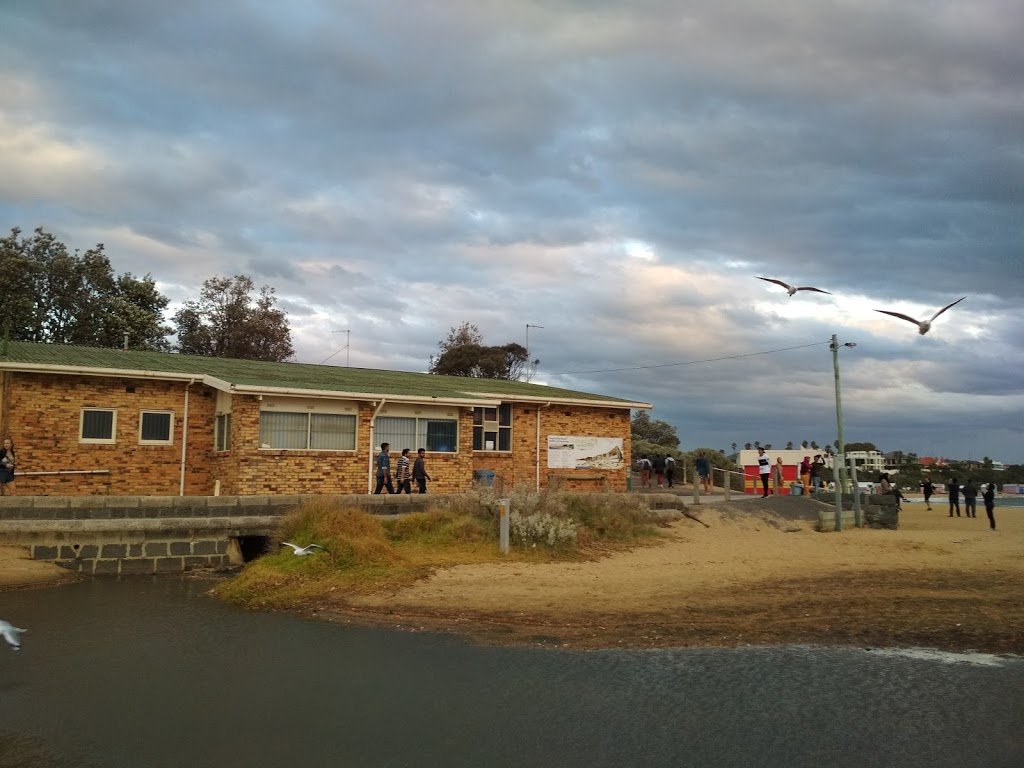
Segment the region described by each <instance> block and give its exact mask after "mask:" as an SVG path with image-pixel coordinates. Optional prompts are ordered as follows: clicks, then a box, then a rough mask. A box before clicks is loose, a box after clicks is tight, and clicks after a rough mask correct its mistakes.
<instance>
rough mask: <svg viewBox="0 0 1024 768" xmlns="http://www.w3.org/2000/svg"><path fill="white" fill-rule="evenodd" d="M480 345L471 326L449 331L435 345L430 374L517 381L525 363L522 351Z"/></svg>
mask: <svg viewBox="0 0 1024 768" xmlns="http://www.w3.org/2000/svg"><path fill="white" fill-rule="evenodd" d="M483 341H484V340H483V335H482V334H481V333H480V329H479V328H477V326H475V325H473V324H471V323H468V322H464V323H463V324H462V325H460V326H459V327H458V328H451V329H450V330H449V331H448V336H447V338H445V339H444V341H439V342H438V343H437V346H438V349H440V350H441V353H440V354H439V355H437V357H433V356H432V357H431V358H430V368H429V371H430V373H435V374H438V375H441V376H467V377H470V378H477V379H507V380H509V381H515V380H516V379H518V378H519V377H520V375H521V374H522V372H523V367H524V366H525V365H526V362H527V352H526V347H524V346H523V345H522V344H516V343H515V342H511V343H509V344H504V345H502V346H487V345H485V344H484V343H483Z"/></svg>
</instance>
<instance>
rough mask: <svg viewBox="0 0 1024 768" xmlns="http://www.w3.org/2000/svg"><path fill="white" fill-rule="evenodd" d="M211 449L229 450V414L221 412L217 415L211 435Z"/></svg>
mask: <svg viewBox="0 0 1024 768" xmlns="http://www.w3.org/2000/svg"><path fill="white" fill-rule="evenodd" d="M213 450H215V451H230V450H231V414H230V413H221V414H219V415H218V416H217V424H216V427H215V429H214V435H213Z"/></svg>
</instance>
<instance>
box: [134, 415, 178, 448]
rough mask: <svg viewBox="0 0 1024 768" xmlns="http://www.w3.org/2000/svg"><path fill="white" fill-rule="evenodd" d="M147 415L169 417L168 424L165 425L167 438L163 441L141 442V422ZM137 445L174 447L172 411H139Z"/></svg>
mask: <svg viewBox="0 0 1024 768" xmlns="http://www.w3.org/2000/svg"><path fill="white" fill-rule="evenodd" d="M147 413H152V414H157V415H160V416H170V417H171V418H170V423H169V424H168V425H167V438H166V439H165V440H143V439H142V422H143V420H144V419H145V416H146V414H147ZM139 445H174V411H158V410H156V409H152V408H143V409H142V410H140V411H139Z"/></svg>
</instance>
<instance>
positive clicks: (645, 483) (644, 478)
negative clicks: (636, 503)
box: [638, 453, 651, 488]
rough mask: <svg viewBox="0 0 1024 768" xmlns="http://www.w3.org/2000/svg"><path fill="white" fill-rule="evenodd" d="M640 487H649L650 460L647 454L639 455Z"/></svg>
mask: <svg viewBox="0 0 1024 768" xmlns="http://www.w3.org/2000/svg"><path fill="white" fill-rule="evenodd" d="M638 463H639V464H640V487H641V488H650V487H651V460H650V459H648V458H647V454H646V453H645V454H643V455H642V456H640V461H639V462H638Z"/></svg>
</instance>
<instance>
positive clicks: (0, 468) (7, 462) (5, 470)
mask: <svg viewBox="0 0 1024 768" xmlns="http://www.w3.org/2000/svg"><path fill="white" fill-rule="evenodd" d="M13 483H14V441H13V440H12V439H11V438H9V437H5V438H4V444H3V447H2V448H0V496H13V495H14V490H13V489H12V487H11V486H12V484H13Z"/></svg>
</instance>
